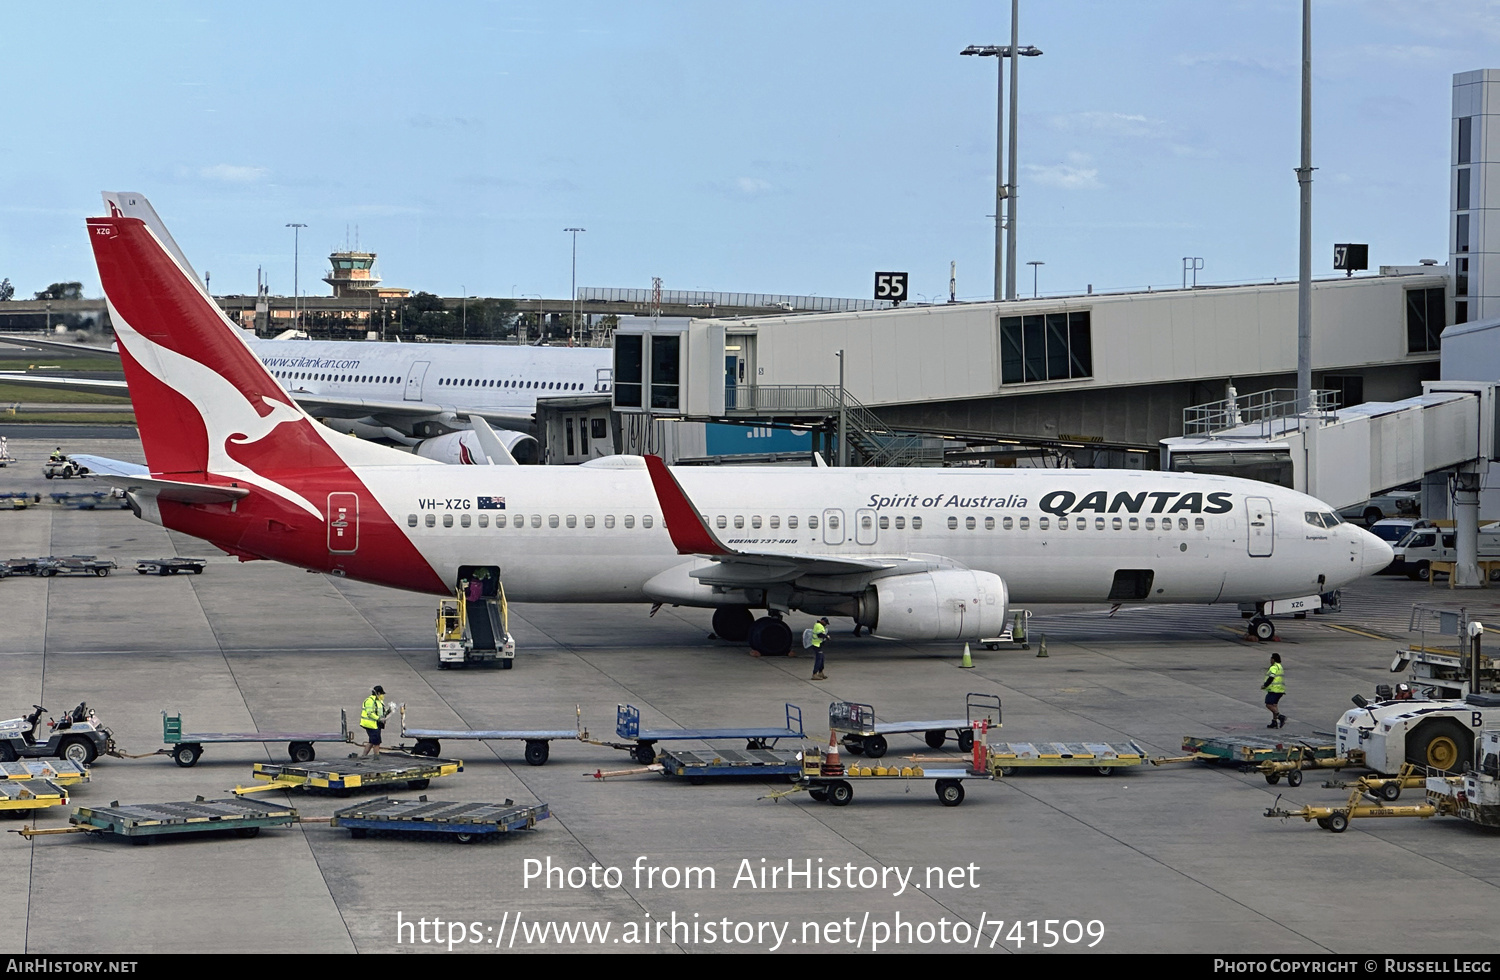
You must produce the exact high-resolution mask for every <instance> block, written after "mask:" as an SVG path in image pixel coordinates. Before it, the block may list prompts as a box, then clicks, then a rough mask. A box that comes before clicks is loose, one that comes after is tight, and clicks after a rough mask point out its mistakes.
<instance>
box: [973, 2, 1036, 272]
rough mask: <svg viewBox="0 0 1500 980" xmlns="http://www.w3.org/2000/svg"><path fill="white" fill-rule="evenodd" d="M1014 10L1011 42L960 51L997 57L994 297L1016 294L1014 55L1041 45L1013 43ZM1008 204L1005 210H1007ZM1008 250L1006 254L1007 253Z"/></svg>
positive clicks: (1029, 52)
mask: <svg viewBox="0 0 1500 980" xmlns="http://www.w3.org/2000/svg"><path fill="white" fill-rule="evenodd" d="M1015 16H1016V10H1015V8H1014V7H1012V9H1011V43H1010V44H1008V45H1000V44H971V45H969V46H968V47H967V48H964V49H963V50H962V51H960V52H959V54H963V55H977V56H978V57H981V58H994V59H996V67H997V68H998V71H997V72H996V75H997V77H998V82H997V83H996V88H995V299H997V300H998V299H1001V298H1002V297H1003V298H1005V299H1015V298H1016V257H1015V250H1016V217H1015V203H1014V202H1015V197H1016V59H1015V58H1014V57H1012V52H1019V53H1020V55H1021V56H1022V57H1024V58H1035V57H1036V56H1038V55H1040V54H1041V53H1042V52H1041V49H1040V48H1037V47H1034V46H1032V45H1029V44H1028V45H1027V46H1026V47H1024V48H1022V47H1019V46H1018V45H1017V44H1016V43H1015V34H1016V23H1015ZM1006 58H1010V59H1011V75H1010V179H1009V181H1007V180H1006V177H1005V108H1006V107H1005V59H1006ZM1007 208H1008V210H1007ZM1007 250H1008V253H1009V254H1008V258H1007V257H1006V256H1007Z"/></svg>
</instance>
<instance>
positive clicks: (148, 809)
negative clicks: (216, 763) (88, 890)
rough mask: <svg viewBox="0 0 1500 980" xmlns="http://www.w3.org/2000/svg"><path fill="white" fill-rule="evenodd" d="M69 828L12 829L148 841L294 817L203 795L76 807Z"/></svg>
mask: <svg viewBox="0 0 1500 980" xmlns="http://www.w3.org/2000/svg"><path fill="white" fill-rule="evenodd" d="M68 822H69V823H70V824H72V826H70V827H57V828H49V829H46V830H39V829H37V828H36V827H23V828H21V829H20V830H18V831H16V833H18V834H20V835H21V836H22V837H26V838H28V839H30V838H32V837H41V836H43V835H47V834H83V833H88V834H101V835H102V834H112V835H114V836H116V837H123V838H128V839H129V840H130V842H131V843H132V844H149V843H151V839H152V838H153V837H164V836H167V835H173V836H176V835H189V834H204V833H210V832H221V831H227V830H232V831H234V832H235V834H236V835H238V836H240V837H254V836H256V835H257V834H259V833H260V830H261V828H262V827H284V826H288V825H290V824H294V823H296V822H297V811H296V810H293V809H292V808H291V807H289V806H278V805H275V804H269V803H262V802H259V801H256V800H241V799H228V800H205V799H204V798H203V797H201V796H200V797H198V798H197V799H196V800H194V801H192V802H191V803H136V804H127V805H125V806H121V805H120V803H119V802H118V801H116V802H114V803H111V804H110V805H109V806H93V807H90V806H81V807H77V808H76V809H74V811H73V814H72V816H70V817H69V818H68Z"/></svg>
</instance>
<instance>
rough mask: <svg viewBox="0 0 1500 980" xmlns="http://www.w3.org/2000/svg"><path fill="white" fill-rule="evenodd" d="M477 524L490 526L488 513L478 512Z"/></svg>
mask: <svg viewBox="0 0 1500 980" xmlns="http://www.w3.org/2000/svg"><path fill="white" fill-rule="evenodd" d="M479 526H480V527H489V526H490V515H488V514H480V515H479Z"/></svg>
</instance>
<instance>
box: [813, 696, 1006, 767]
mask: <svg viewBox="0 0 1500 980" xmlns="http://www.w3.org/2000/svg"><path fill="white" fill-rule="evenodd" d="M965 714H966V717H964V718H933V719H929V720H925V721H876V720H875V709H874V708H872V707H871V706H870V705H868V704H861V703H859V702H858V701H835V702H834V703H832V704H830V705H829V706H828V727H829V728H830V729H832V730H833V731H835V732H839V733H840V734H842V735H843V738H842V739H841V741H842V743H843V746H844V748H845V749H847V750H848V751H849V753H850V754H851V755H866V756H869V757H870V758H872V759H878V758H880V757H881V756H883V755H885V753H886V750H887V749H888V748H889V745H888V744H887V742H886V736H887V735H918V734H920V735H922V736H923V738H924V739H925V740H926V742H927V745H928V747H929V748H934V749H940V748H942V747H943V743H944V742H946V741H947V740H948V733H949V732H952V733H953V737H954V738H955V739H956V740H957V741H958V749H959V751H960V752H968V751H970V750H972V749H973V748H974V723H975V722H976V721H979V720H980V719H985V720H987V721H988V722H989V727H990V728H999V727H1000V696H999V695H997V694H974V693H972V692H971V693H970V694H969V695H968V696H967V697H966V698H965Z"/></svg>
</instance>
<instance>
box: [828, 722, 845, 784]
mask: <svg viewBox="0 0 1500 980" xmlns="http://www.w3.org/2000/svg"><path fill="white" fill-rule="evenodd" d="M843 774H844V764H843V763H842V762H840V761H839V733H838V732H836V731H834V730H833V729H829V730H828V751H827V752H825V753H823V775H825V776H842V775H843Z"/></svg>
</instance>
